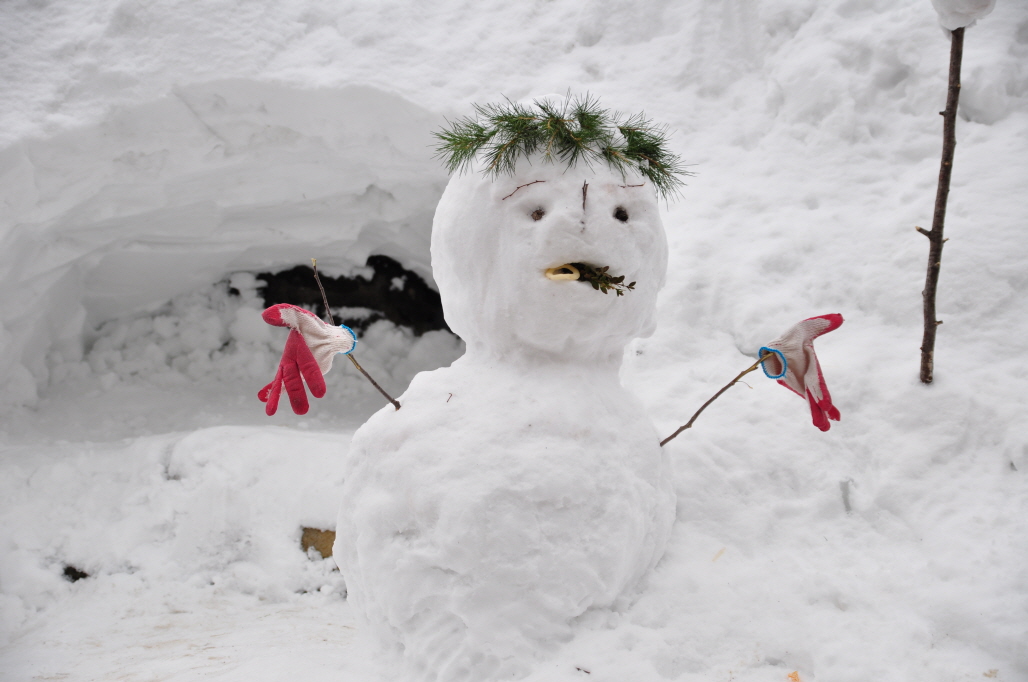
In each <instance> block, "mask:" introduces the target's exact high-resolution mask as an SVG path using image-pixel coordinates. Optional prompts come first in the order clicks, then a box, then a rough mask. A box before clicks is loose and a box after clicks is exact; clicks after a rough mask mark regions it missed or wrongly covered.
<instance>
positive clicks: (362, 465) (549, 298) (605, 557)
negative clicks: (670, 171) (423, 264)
mask: <svg viewBox="0 0 1028 682" xmlns="http://www.w3.org/2000/svg"><path fill="white" fill-rule="evenodd" d="M471 163H481V162H480V161H472V162H471ZM431 250H432V251H431V252H432V268H433V274H434V276H435V279H436V282H437V283H438V286H439V293H440V296H441V297H442V303H443V310H444V313H445V316H446V320H447V323H448V324H449V325H450V327H451V329H452V330H453V331H454V332H455V333H457V334H458V335H459V336H460V337H461V338H462V339H464V341H465V342H466V344H467V352H466V354H465V355H464V356H463V357H461V358H460V359H459V360H457V361H456V362H454V363H453V365H452V366H450V367H448V368H444V369H438V370H435V371H432V372H424V373H421V374H419V375H417V376H416V377H415V378H414V380H413V381H412V382H411V385H410V387H409V388H408V389H407V391H406V393H404V394H403V395H402V396H401V397H400V399H399V401H400V403H401V405H402V409H400V410H394V409H393V408H392V407H386V408H384V409H383V410H381V411H380V412H378V413H377V414H375V415H374V416H372V417H371V419H369V420H368V422H367V423H365V424H364V425H363V426H362V427H361V428H360V429H359V430H358V431H357V432H356V434H355V435H354V437H353V442H352V445H351V449H350V453H349V463H348V470H347V471H346V476H345V484H344V487H343V490H342V499H343V501H342V505H341V509H340V512H339V519H338V526H337V534H336V541H335V546H334V549H333V556H334V557H335V558H336V561H337V562H338V564H339V567H340V569H341V571H342V573H343V576H344V578H345V580H346V585H347V591H348V599H349V600H350V602H351V603H352V604H353V606H354V607H355V609H356V610H357V611H358V612H359V613H362V614H363V615H364V616H365V618H366V620H367V622H368V623H369V624H370V625H371V626H372V627H373V628H374V629H376V630H377V631H378V633H379V635H380V636H381V637H382V639H383V640H384V641H386V642H391V643H394V644H396V645H398V648H399V649H400V650H402V652H403V655H404V657H405V658H406V659H407V661H408V662H409V663H410V665H411V667H412V668H413V670H414V672H415V677H417V678H419V679H425V680H483V679H496V678H508V679H509V678H511V677H515V678H516V677H519V676H522V675H524V674H526V673H527V672H529V670H530V669H531V667H532V662H533V660H534V659H535V658H536V657H537V656H539V655H540V654H545V652H547V651H549V650H552V649H553V648H554V647H555V646H557V645H558V644H559V643H560V642H563V641H567V640H568V639H569V638H570V636H571V623H572V621H573V620H574V619H576V618H578V617H580V616H582V615H583V614H584V613H586V612H587V611H589V610H590V609H611V608H615V609H616V608H618V607H619V606H621V605H622V604H623V603H624V601H625V600H626V598H628V597H629V596H630V594H631V590H632V588H633V587H635V586H636V585H637V584H638V583H639V581H640V580H641V579H642V578H643V577H644V576H645V575H646V574H647V572H648V571H649V570H650V569H651V568H653V566H654V565H655V564H656V562H657V561H658V560H659V559H660V557H661V554H662V552H663V551H664V547H665V545H666V543H667V540H668V536H669V534H670V530H671V525H672V521H673V519H674V515H675V493H674V490H673V488H672V483H671V470H670V462H669V459H668V455H667V453H666V452H665V451H663V450H662V449H661V448H660V447H659V445H658V443H659V440H660V439H659V437H658V434H657V433H656V431H655V429H654V427H653V425H652V423H651V422H650V420H649V418H648V417H647V416H646V414H645V413H644V411H643V408H642V406H641V405H640V403H639V402H638V400H637V399H636V398H635V397H634V396H633V395H632V394H630V393H629V392H628V391H627V390H625V388H624V387H623V386H622V384H621V382H620V379H619V370H620V368H621V362H622V355H623V353H624V349H625V346H626V344H627V343H628V342H630V341H631V340H632V339H634V338H638V337H643V336H648V335H650V334H652V333H653V331H654V327H655V302H656V297H657V293H658V291H660V289H661V287H662V286H663V284H664V279H665V272H666V268H667V242H666V237H665V234H664V228H663V225H662V224H661V220H660V215H659V211H658V206H657V195H656V193H655V191H654V187H653V184H652V183H651V182H650V181H648V179H647V178H646V177H644V176H643V175H642V174H640V173H639V172H637V171H634V170H632V169H630V168H629V169H624V168H620V169H619V168H614V167H611V166H610V165H608V164H606V163H602V162H600V163H585V162H579V163H576V164H574V165H570V164H565V163H561V162H559V161H558V162H554V161H553V160H552V159H547V158H545V156H544V154H543V153H539V152H536V153H532V154H526V155H524V156H522V157H521V158H520V159H518V160H517V161H516V163H515V164H514V167H513V168H511V169H510V171H509V172H507V173H504V174H502V175H495V174H489V173H482V172H478V169H476V168H471V169H470V172H465V173H463V174H458V175H455V176H454V177H453V178H452V179H451V181H450V183H449V185H448V186H447V188H446V191H445V192H444V194H443V196H442V198H441V200H440V202H439V205H438V208H437V210H436V214H435V220H434V223H433V228H432V246H431ZM585 268H591V270H592V271H593V272H596V271H600V270H602V268H609V269H608V270H606V271H604V272H606V273H611V274H616V275H617V276H618V279H617V280H616V281H620V282H621V283H622V284H621V285H620V286H619V285H615V286H614V287H612V288H610V289H608V288H606V287H602V286H601V287H594V286H592V285H590V283H589V282H588V281H582V275H581V272H580V271H581V270H582V269H585ZM622 277H623V278H624V279H623V280H622V279H621V278H622ZM624 282H629V284H631V285H632V288H631V289H627V287H626V286H625V285H624ZM615 289H616V290H615ZM612 290H614V291H613V294H614V295H612ZM620 294H624V295H620Z"/></svg>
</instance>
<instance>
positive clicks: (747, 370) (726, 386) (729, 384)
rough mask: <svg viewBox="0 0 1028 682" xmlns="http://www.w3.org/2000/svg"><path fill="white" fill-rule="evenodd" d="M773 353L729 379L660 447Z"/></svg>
mask: <svg viewBox="0 0 1028 682" xmlns="http://www.w3.org/2000/svg"><path fill="white" fill-rule="evenodd" d="M772 355H774V353H764V354H763V355H761V356H760V359H759V360H757V361H756V362H755V363H753V364H752V365H750V366H749V367H748V368H746V369H744V370H743V371H741V372H739V374H738V376H736V377H735V378H734V379H732V380H731V381H729V382H728V383H727V384H725V385H724V386H723V387H722V388H721V390H720V391H718V392H717V393H715V394H714V395H713V396H711V398H710V400H708V401H707V402H705V403H703V405H701V406H700V409H698V410H696V414H694V415H693V416H692V418H691V419H690V420H689V421H688V422H686V423H685V424H683V425H682V426H679V427H678V430H677V431H675V432H674V433H672V434H671V435H670V436H668V437H667V438H665V439H664V440H662V441H660V447H664V445H665V444H666V443H667V442H668V441H670V440H671V439H673V438H674V437H675V436H677V435H678V434H680V433H681V432H682V431H685V430H686V429H688V428H692V425H693V422H695V421H696V418H697V417H699V416H700V414H702V412H703V410H705V409H707V405H710V404H711V403H712V402H714V401H715V400H717V399H718V398H720V397H721V394H722V393H724V392H725V391H727V390H728V389H730V388H731V387H732V386H734V385H735V384H736V383H738V382H739V380H740V379H742V378H743V377H744V376H746V375H747V374H749V373H750V372H752V371H753V370H755V369H757V368H758V367H760V363H762V362H764V360H767V359H768V358H769V357H771V356H772Z"/></svg>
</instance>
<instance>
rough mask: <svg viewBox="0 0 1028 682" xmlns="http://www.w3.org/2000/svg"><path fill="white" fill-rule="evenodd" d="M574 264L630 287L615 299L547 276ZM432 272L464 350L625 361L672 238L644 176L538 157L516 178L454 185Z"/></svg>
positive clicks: (646, 322) (440, 218)
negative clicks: (601, 270)
mask: <svg viewBox="0 0 1028 682" xmlns="http://www.w3.org/2000/svg"><path fill="white" fill-rule="evenodd" d="M567 263H585V264H589V265H591V266H594V267H596V268H600V267H604V266H607V267H609V268H610V270H609V273H610V274H612V275H624V276H625V280H624V282H625V283H626V284H627V283H630V282H635V283H636V284H635V288H634V289H633V290H630V291H626V292H625V293H624V295H623V296H618V295H616V294H615V292H613V291H610V292H608V293H607V294H604V293H602V292H600V291H598V290H596V289H594V288H593V287H592V286H591V285H590V284H588V283H587V282H585V281H573V280H559V279H558V280H554V279H551V278H549V277H547V275H546V273H547V270H548V269H551V268H555V267H557V266H561V265H563V264H567ZM432 268H433V273H434V276H435V279H436V282H437V283H438V285H439V293H440V295H441V297H442V303H443V311H444V313H445V316H446V321H447V323H448V324H449V325H450V327H451V328H452V329H453V331H454V332H456V333H457V334H458V335H460V336H461V337H462V338H463V339H464V340H465V342H466V343H467V344H468V351H469V353H472V354H475V353H483V352H485V353H488V354H491V355H495V356H501V357H509V356H520V357H536V358H548V359H556V360H572V361H602V360H613V361H620V357H621V355H622V353H623V351H624V347H625V344H626V343H627V342H628V341H630V340H631V339H633V338H635V337H640V336H649V335H650V334H652V333H653V330H654V328H655V324H656V321H655V302H656V297H657V292H658V291H659V290H660V289H661V287H662V286H663V285H664V279H665V274H666V270H667V239H666V236H665V234H664V227H663V225H662V223H661V220H660V214H659V210H658V205H657V196H656V192H655V191H654V187H653V184H652V182H650V181H649V180H647V179H646V178H644V177H643V176H642V175H640V174H639V173H635V172H626V173H624V174H623V173H622V172H621V171H619V170H615V169H612V168H610V167H609V166H608V165H607V164H606V163H595V162H594V163H585V162H580V163H578V164H576V165H575V166H572V167H570V168H569V167H565V166H564V164H560V163H553V162H550V161H549V160H546V159H544V158H543V157H542V156H541V155H539V154H535V155H532V156H528V157H526V158H522V159H521V160H519V161H518V162H517V164H516V167H515V168H514V171H513V173H511V174H503V175H499V176H495V177H494V176H491V175H489V174H482V173H481V172H476V169H475V168H472V169H471V171H470V172H466V173H464V174H461V175H455V176H454V177H453V178H452V179H451V180H450V183H449V185H448V186H447V188H446V191H445V192H444V193H443V196H442V199H440V201H439V206H438V208H437V209H436V214H435V222H434V224H433V228H432Z"/></svg>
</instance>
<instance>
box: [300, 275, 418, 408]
mask: <svg viewBox="0 0 1028 682" xmlns="http://www.w3.org/2000/svg"><path fill="white" fill-rule="evenodd" d="M311 264H312V265H313V266H314V281H315V282H317V283H318V288H319V289H321V300H322V301H324V303H325V317H326V318H328V319H327V320H326V321H327V322H328V323H329V324H331V325H332V326H333V327H334V326H336V323H335V320H333V319H332V311H331V309H330V308H329V307H328V296H327V295H326V294H325V287H323V286H322V285H321V277H319V276H318V260H317V259H316V258H311ZM346 357H348V358H350V362H352V363H353V366H354V367H356V368H357V369H358V370H360V373H361V374H363V375H364V378H365V379H367V380H368V381H370V382H371V385H372V386H374V387H375V388H377V389H378V392H379V393H381V394H382V395H384V396H385V399H386V400H388V401H389V402H391V403H392V404H393V407H395V408H396V409H397V410H398V409H400V403H398V402H396V401H395V400H394V399H393V397H392V396H391V395H389V394H388V393H386V392H385V389H384V388H382V387H381V386H379V385H378V382H377V381H375V380H374V379H372V378H371V375H370V374H368V373H367V372H366V371H364V368H363V367H361V366H360V363H359V362H357V358H355V357H353V352H352V351H351V352H350V353H347V354H346Z"/></svg>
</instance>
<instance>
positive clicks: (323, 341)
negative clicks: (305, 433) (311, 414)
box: [257, 303, 357, 416]
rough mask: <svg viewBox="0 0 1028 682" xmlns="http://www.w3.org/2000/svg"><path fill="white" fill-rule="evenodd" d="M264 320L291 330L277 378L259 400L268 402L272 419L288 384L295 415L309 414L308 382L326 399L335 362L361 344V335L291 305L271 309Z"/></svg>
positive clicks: (259, 395) (287, 388)
mask: <svg viewBox="0 0 1028 682" xmlns="http://www.w3.org/2000/svg"><path fill="white" fill-rule="evenodd" d="M261 317H263V318H264V321H265V322H267V323H268V324H273V325H275V326H276V327H289V329H290V332H289V337H288V338H287V339H286V347H285V350H283V351H282V359H281V360H280V361H279V363H278V371H277V372H276V373H275V378H274V379H272V380H271V383H270V384H268V385H267V386H265V387H264V388H262V389H261V390H260V391H259V392H258V393H257V398H258V399H260V401H261V402H263V403H267V405H266V407H265V410H264V411H265V412H266V413H267V414H268V416H271V415H273V414H275V411H276V410H278V399H279V396H280V395H281V393H282V386H283V385H285V387H286V393H287V394H289V404H290V405H292V407H293V412H295V413H296V414H307V410H308V409H309V407H310V405H309V403H308V402H307V391H306V390H305V389H304V382H305V381H306V382H307V387H308V388H310V390H311V395H313V396H314V397H315V398H321V397H323V396H324V395H325V377H324V375H325V374H328V371H329V370H330V369H332V359H333V358H335V356H336V354H337V353H343V354H349V353H351V352H352V351H353V348H354V346H356V345H357V335H356V334H354V333H353V330H352V329H350V328H349V327H347V326H345V325H339V326H338V327H333V326H332V325H330V324H328V323H326V322H324V321H323V320H322V319H321V318H320V317H318V316H317V315H315V314H314V313H312V312H310V311H309V310H304V309H303V308H300V307H298V306H295V305H289V304H288V303H280V304H278V305H273V306H271V307H270V308H268V309H267V310H265V311H264V313H263V314H262V315H261Z"/></svg>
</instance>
